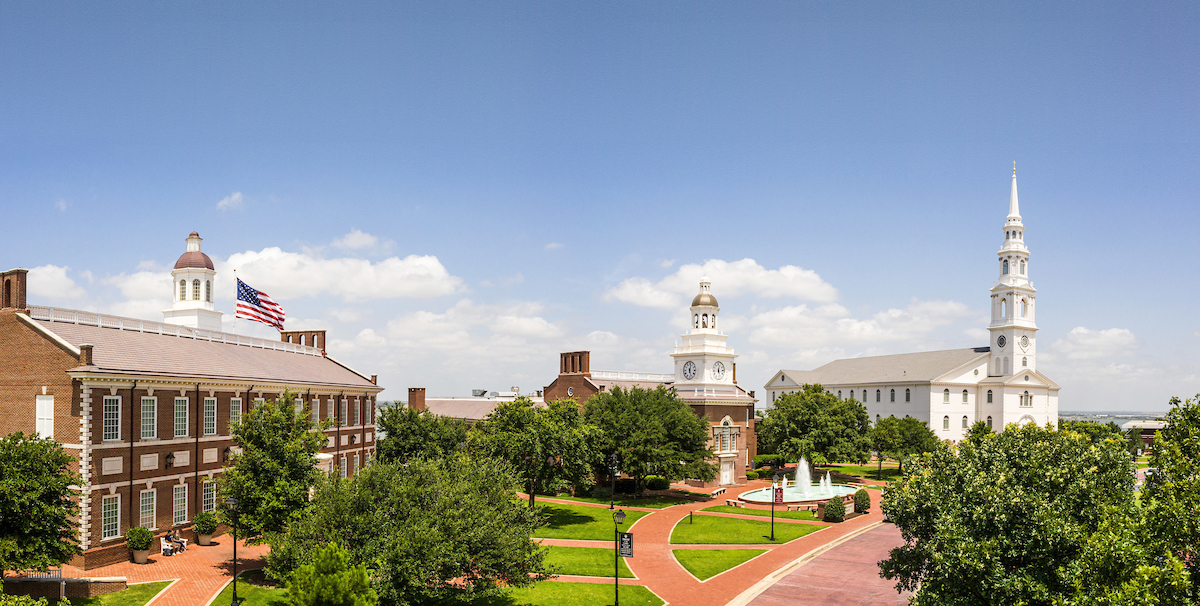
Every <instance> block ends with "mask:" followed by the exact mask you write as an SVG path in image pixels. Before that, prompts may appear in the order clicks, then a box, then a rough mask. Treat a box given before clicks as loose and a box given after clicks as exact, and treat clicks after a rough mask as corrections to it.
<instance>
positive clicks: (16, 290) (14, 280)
mask: <svg viewBox="0 0 1200 606" xmlns="http://www.w3.org/2000/svg"><path fill="white" fill-rule="evenodd" d="M27 274H29V270H28V269H21V268H19V267H18V268H17V269H10V270H8V271H6V272H4V273H0V309H27V306H26V305H25V292H26V291H25V287H26V280H27Z"/></svg>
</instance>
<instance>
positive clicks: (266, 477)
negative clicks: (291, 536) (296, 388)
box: [217, 391, 329, 541]
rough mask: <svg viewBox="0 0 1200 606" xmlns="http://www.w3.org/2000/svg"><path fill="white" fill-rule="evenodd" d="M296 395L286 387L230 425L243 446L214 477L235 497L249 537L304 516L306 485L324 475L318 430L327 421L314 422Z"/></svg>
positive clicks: (258, 538) (241, 523)
mask: <svg viewBox="0 0 1200 606" xmlns="http://www.w3.org/2000/svg"><path fill="white" fill-rule="evenodd" d="M295 399H296V396H295V394H294V393H292V392H290V391H289V392H285V393H284V394H283V395H282V396H280V398H279V399H278V400H277V401H276V400H269V401H266V402H263V403H262V404H260V405H258V406H255V407H254V408H253V409H251V410H250V411H249V412H248V413H246V414H245V415H243V416H242V420H241V422H240V423H236V424H234V426H233V428H232V433H233V442H234V444H236V445H237V446H238V447H239V448H241V452H238V453H235V454H233V455H232V457H231V459H232V464H231V465H230V466H228V467H226V468H225V473H223V474H222V475H220V476H218V479H217V483H218V487H219V489H220V492H221V494H222V495H223V496H226V497H229V496H232V497H236V498H237V500H238V511H239V514H238V530H239V534H241V535H242V536H244V537H246V538H248V539H250V540H251V541H261V540H262V537H263V536H264V535H266V534H268V533H272V532H280V531H282V530H283V529H284V527H286V526H287V523H288V522H289V521H291V520H295V519H298V518H301V517H303V516H304V515H305V514H304V510H305V507H306V506H307V504H308V489H309V488H312V487H313V486H314V485H316V482H317V478H319V477H320V476H321V475H322V474H321V472H320V471H319V470H317V468H316V467H314V464H315V463H316V458H315V455H316V454H317V453H318V452H320V451H321V449H322V448H324V447H325V444H326V438H325V434H324V433H322V431H323V430H324V429H325V428H326V427H328V426H329V421H328V420H326V421H324V422H323V423H322V424H321V425H320V426H317V425H316V424H314V423H313V422H312V417H311V416H310V413H309V412H308V409H307V407H305V408H304V409H303V410H300V411H297V410H296V407H295V405H294V402H295ZM224 515H228V514H224Z"/></svg>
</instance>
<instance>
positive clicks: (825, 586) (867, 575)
mask: <svg viewBox="0 0 1200 606" xmlns="http://www.w3.org/2000/svg"><path fill="white" fill-rule="evenodd" d="M903 542H904V540H903V539H902V538H900V529H898V528H896V527H895V526H893V525H892V524H884V525H882V526H878V527H876V528H872V529H871V530H868V531H867V532H864V533H863V534H861V535H858V536H856V537H854V538H852V539H850V540H848V541H846V542H845V543H842V544H841V545H838V546H836V547H833V548H832V549H830V550H829V551H827V552H825V553H823V554H821V555H819V556H817V557H816V558H814V559H813V560H812V561H811V562H809V563H807V564H804V565H803V566H801V567H799V568H797V569H796V570H794V571H792V572H790V573H788V574H787V575H786V576H784V577H783V578H782V579H780V580H779V581H777V582H776V583H775V584H773V585H771V586H770V587H768V588H767V589H766V591H764V592H763V593H762V594H760V595H759V596H758V597H756V598H754V600H752V601H751V602H750V606H785V605H786V606H810V605H811V606H867V605H872V606H874V605H881V606H890V605H895V606H903V605H906V604H908V596H909V595H910V594H908V593H904V594H900V593H897V592H896V587H895V581H888V580H886V579H882V578H880V577H879V566H878V562H879V561H880V560H883V559H884V558H886V557H887V554H888V550H890V549H891V548H893V547H897V546H899V545H901V544H902V543H903Z"/></svg>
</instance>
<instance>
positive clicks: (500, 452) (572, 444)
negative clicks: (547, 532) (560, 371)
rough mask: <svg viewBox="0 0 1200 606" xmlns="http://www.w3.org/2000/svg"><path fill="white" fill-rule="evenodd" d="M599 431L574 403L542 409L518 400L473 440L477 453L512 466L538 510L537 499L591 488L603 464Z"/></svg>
mask: <svg viewBox="0 0 1200 606" xmlns="http://www.w3.org/2000/svg"><path fill="white" fill-rule="evenodd" d="M598 440H599V430H598V429H596V427H595V426H593V425H590V424H588V423H585V422H584V420H583V416H582V415H580V414H579V406H578V405H577V404H576V403H575V401H574V400H556V401H554V402H548V403H546V405H545V406H537V405H535V404H534V403H533V402H532V401H531V400H529V399H528V398H524V397H521V398H517V399H516V400H513V401H512V402H504V403H501V404H500V405H498V406H496V408H495V409H493V410H492V412H491V413H490V414H488V416H487V418H485V419H483V420H482V421H480V422H479V423H478V424H476V426H475V428H474V431H472V432H471V435H470V446H471V449H472V451H474V452H476V453H478V454H480V455H483V456H489V457H495V458H498V459H503V460H505V461H508V462H509V463H510V464H511V465H512V467H513V469H514V470H515V472H516V474H517V477H519V478H520V480H521V486H522V488H523V489H524V490H525V493H526V494H528V495H529V506H530V507H533V505H534V499H535V495H536V494H538V493H539V492H540V493H550V494H555V493H556V492H557V490H558V489H559V488H562V487H564V486H574V485H576V484H580V483H586V482H587V480H588V472H589V471H590V470H591V468H592V466H593V465H595V464H596V463H598V462H599V460H600V453H599V451H598V450H597V449H596V446H597V442H598Z"/></svg>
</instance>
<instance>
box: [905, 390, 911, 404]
mask: <svg viewBox="0 0 1200 606" xmlns="http://www.w3.org/2000/svg"><path fill="white" fill-rule="evenodd" d="M904 401H905V402H912V391H910V390H907V389H906V390H904Z"/></svg>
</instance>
